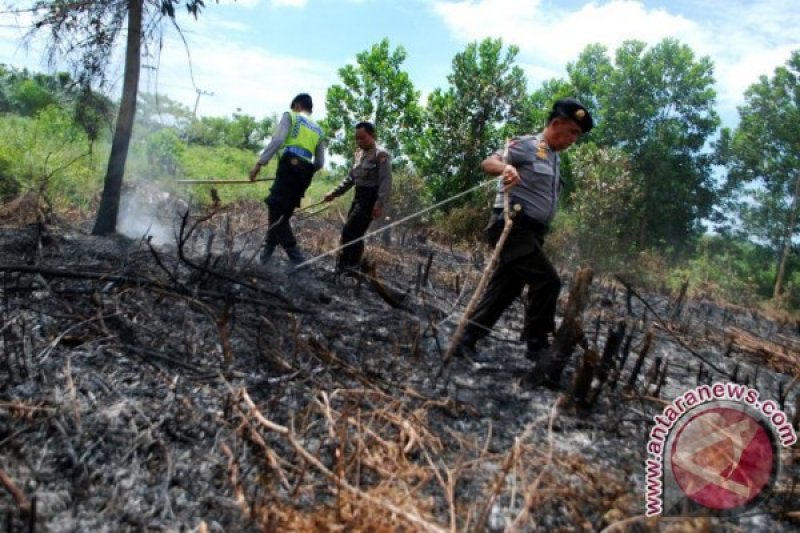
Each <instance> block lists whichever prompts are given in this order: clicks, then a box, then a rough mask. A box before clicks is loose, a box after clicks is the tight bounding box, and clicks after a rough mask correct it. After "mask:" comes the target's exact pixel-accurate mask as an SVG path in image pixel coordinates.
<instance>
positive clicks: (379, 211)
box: [372, 204, 383, 220]
mask: <svg viewBox="0 0 800 533" xmlns="http://www.w3.org/2000/svg"><path fill="white" fill-rule="evenodd" d="M382 215H383V206H380V205H377V204H375V207H373V208H372V219H373V220H378V219H379V218H381V216H382Z"/></svg>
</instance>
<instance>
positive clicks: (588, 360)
mask: <svg viewBox="0 0 800 533" xmlns="http://www.w3.org/2000/svg"><path fill="white" fill-rule="evenodd" d="M599 363H600V356H599V354H598V353H597V350H595V349H594V348H589V349H588V350H586V351H585V352H583V357H581V363H580V366H579V367H578V369H577V370H576V371H575V379H574V380H573V384H572V401H573V402H574V403H575V405H576V406H578V407H581V408H586V407H589V405H591V403H592V401H593V399H592V400H590V399H589V392H590V391H591V388H592V381H593V380H594V375H595V371H596V370H597V369H598V365H599Z"/></svg>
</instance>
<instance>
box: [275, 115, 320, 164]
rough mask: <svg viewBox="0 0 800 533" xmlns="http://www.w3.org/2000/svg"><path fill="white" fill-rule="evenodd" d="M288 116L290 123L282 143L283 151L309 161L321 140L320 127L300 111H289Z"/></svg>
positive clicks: (311, 159) (311, 160) (312, 158)
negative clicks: (287, 133)
mask: <svg viewBox="0 0 800 533" xmlns="http://www.w3.org/2000/svg"><path fill="white" fill-rule="evenodd" d="M289 118H290V119H291V121H292V123H291V127H290V128H289V135H287V136H286V141H285V142H284V143H283V153H286V152H289V153H292V154H294V155H296V156H298V157H300V158H301V159H304V160H305V161H308V162H309V163H311V162H313V160H314V152H315V151H316V149H317V145H318V144H319V143H320V140H322V128H320V127H319V126H317V123H316V122H314V121H313V120H311V119H310V118H308V117H307V116H306V115H304V114H302V113H295V112H294V111H290V112H289Z"/></svg>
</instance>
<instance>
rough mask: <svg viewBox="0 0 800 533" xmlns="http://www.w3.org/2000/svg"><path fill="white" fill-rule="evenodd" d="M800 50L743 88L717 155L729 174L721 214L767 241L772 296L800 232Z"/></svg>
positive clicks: (780, 290) (781, 282)
mask: <svg viewBox="0 0 800 533" xmlns="http://www.w3.org/2000/svg"><path fill="white" fill-rule="evenodd" d="M799 76H800V50H796V51H794V52H793V53H792V55H791V57H790V59H789V60H788V61H787V63H786V65H785V66H780V67H778V68H776V69H775V73H774V75H773V76H772V78H768V77H767V76H761V78H760V79H759V81H758V83H755V84H753V85H751V86H750V88H748V89H747V91H746V92H745V104H744V105H743V106H741V107H740V108H739V115H740V117H741V120H740V122H739V126H738V127H737V128H736V130H735V132H733V133H732V134H731V132H730V131H727V130H726V131H724V132H723V135H722V136H721V137H720V142H719V145H718V154H719V156H720V160H721V161H722V162H723V163H725V165H726V167H727V170H728V175H727V182H726V185H725V192H726V197H725V198H726V203H725V204H724V209H723V211H724V212H727V213H728V219H729V221H730V218H731V217H736V218H737V219H738V221H736V222H734V224H733V225H734V226H737V225H738V226H739V233H742V234H744V235H745V236H748V237H750V238H751V239H755V240H756V241H760V242H762V243H766V244H767V245H768V246H769V248H770V249H771V250H772V251H773V253H774V257H775V258H776V268H775V271H776V272H775V279H774V285H773V291H772V296H773V298H775V299H779V298H780V297H781V296H782V294H783V291H784V282H785V280H786V278H787V276H788V274H789V273H788V267H789V265H790V258H791V256H792V254H793V253H794V254H796V253H797V245H796V244H794V241H795V238H796V236H797V234H798V231H800V224H798V216H797V215H798V209H800V81H799V80H798V77H799Z"/></svg>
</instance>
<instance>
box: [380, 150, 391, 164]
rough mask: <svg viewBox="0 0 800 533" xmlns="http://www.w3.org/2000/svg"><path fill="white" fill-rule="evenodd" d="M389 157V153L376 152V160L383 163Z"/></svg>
mask: <svg viewBox="0 0 800 533" xmlns="http://www.w3.org/2000/svg"><path fill="white" fill-rule="evenodd" d="M388 159H389V154H387V153H386V152H381V153H379V154H378V162H379V163H385V162H386V161H387V160H388Z"/></svg>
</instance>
